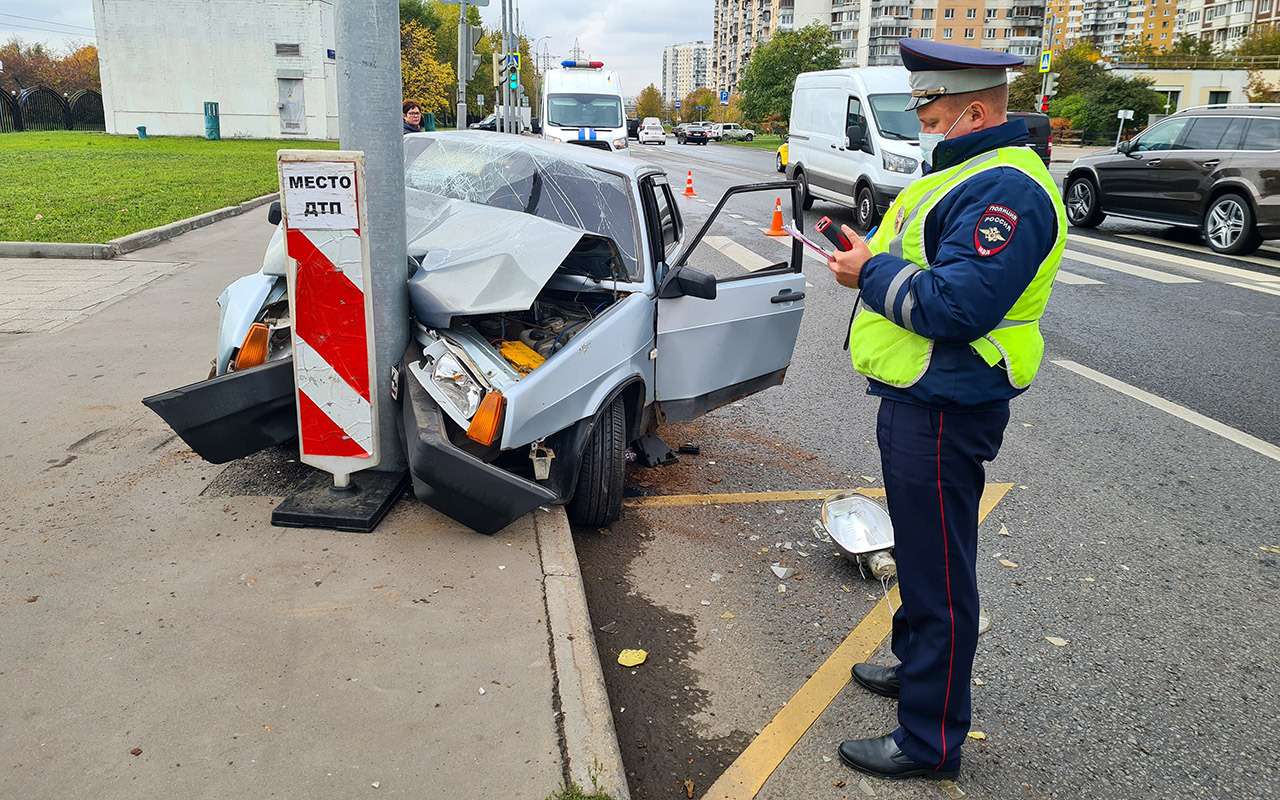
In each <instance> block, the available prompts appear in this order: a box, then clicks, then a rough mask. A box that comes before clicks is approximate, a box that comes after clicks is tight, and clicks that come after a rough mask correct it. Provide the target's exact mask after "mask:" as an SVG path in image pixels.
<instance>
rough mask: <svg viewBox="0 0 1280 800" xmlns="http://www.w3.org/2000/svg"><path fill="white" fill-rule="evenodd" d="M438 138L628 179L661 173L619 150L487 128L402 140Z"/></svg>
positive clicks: (423, 135)
mask: <svg viewBox="0 0 1280 800" xmlns="http://www.w3.org/2000/svg"><path fill="white" fill-rule="evenodd" d="M417 138H424V139H442V140H455V141H457V140H463V141H474V142H477V143H479V144H485V145H495V146H499V147H506V146H509V147H512V148H519V149H524V150H537V151H539V152H540V153H545V154H546V155H547V156H549V157H551V158H557V159H560V160H562V161H572V162H574V163H577V164H585V165H586V166H588V167H594V168H595V169H602V170H605V171H607V172H617V173H620V174H622V175H626V176H628V177H630V178H632V179H637V180H638V179H639V178H642V177H644V176H645V175H649V174H652V173H654V172H663V171H664V170H662V169H661V168H659V167H656V166H654V165H652V164H647V163H645V162H642V161H639V160H637V159H635V158H631V157H629V156H627V155H622V154H620V153H612V152H607V151H605V150H597V149H596V148H594V147H583V146H581V145H573V144H560V143H559V142H549V141H547V140H546V139H539V138H537V137H534V136H518V135H516V134H514V133H490V132H488V131H470V130H468V131H435V132H432V133H411V134H408V135H407V136H406V137H405V139H406V140H408V139H417Z"/></svg>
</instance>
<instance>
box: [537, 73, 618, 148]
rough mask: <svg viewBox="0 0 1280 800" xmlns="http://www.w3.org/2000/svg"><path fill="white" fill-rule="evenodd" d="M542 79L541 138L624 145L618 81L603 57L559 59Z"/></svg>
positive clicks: (581, 143) (585, 143)
mask: <svg viewBox="0 0 1280 800" xmlns="http://www.w3.org/2000/svg"><path fill="white" fill-rule="evenodd" d="M560 67H561V68H560V69H551V70H547V74H546V75H544V76H543V79H542V116H543V120H542V138H544V139H546V140H548V141H552V142H567V143H569V144H578V145H583V146H586V147H593V148H595V149H597V150H626V149H627V117H626V114H625V113H624V112H623V104H622V84H621V83H620V82H619V81H618V75H617V73H615V72H611V71H608V70H606V69H605V68H604V62H603V61H573V60H569V61H562V62H561V63H560Z"/></svg>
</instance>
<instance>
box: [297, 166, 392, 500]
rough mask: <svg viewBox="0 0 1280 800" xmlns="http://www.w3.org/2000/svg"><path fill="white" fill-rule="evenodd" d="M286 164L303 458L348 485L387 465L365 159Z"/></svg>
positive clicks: (305, 461)
mask: <svg viewBox="0 0 1280 800" xmlns="http://www.w3.org/2000/svg"><path fill="white" fill-rule="evenodd" d="M279 163H280V191H281V197H282V199H283V202H282V203H281V206H282V207H283V211H284V224H285V236H286V248H287V251H288V254H289V260H290V269H289V308H290V310H291V311H292V315H293V377H294V385H295V387H296V389H295V390H296V392H297V401H298V441H299V450H300V452H301V460H302V462H303V463H305V464H310V465H311V466H314V467H317V468H319V469H323V470H326V471H328V472H331V473H333V475H334V481H335V484H336V485H338V486H345V485H346V484H347V482H348V477H349V476H350V474H351V473H353V472H358V471H360V470H364V469H370V468H372V467H375V466H377V465H378V458H379V453H378V417H377V413H376V411H375V409H374V403H375V402H376V400H377V398H376V397H375V396H374V395H373V393H372V387H373V386H374V380H373V369H374V363H375V362H374V344H373V324H372V319H373V308H372V304H371V302H370V297H369V295H368V293H367V292H366V291H365V289H366V287H368V286H369V285H370V278H369V244H368V242H367V241H365V239H364V237H363V236H362V235H361V232H362V231H363V230H365V229H366V227H367V226H366V225H365V224H364V155H363V153H359V152H350V151H340V152H336V153H335V152H332V151H330V152H322V153H317V152H315V151H307V150H281V151H280V155H279Z"/></svg>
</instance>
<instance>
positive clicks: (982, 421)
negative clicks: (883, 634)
mask: <svg viewBox="0 0 1280 800" xmlns="http://www.w3.org/2000/svg"><path fill="white" fill-rule="evenodd" d="M1008 422H1009V408H1008V406H1007V405H1005V406H1003V407H1001V408H999V409H997V410H991V411H978V412H971V413H964V412H958V411H956V412H953V411H947V412H942V411H934V410H931V409H927V408H923V407H920V406H913V405H910V404H908V403H902V402H898V401H895V400H888V399H882V400H881V402H880V415H879V419H878V422H877V426H876V436H877V439H878V440H879V444H880V461H881V465H882V467H883V469H884V484H885V492H886V494H887V500H888V504H889V516H890V517H892V519H893V532H894V543H895V547H894V557H895V559H896V560H897V562H898V587H899V590H900V591H901V593H902V604H901V607H900V608H899V609H898V610H897V612H896V613H895V614H894V617H893V653H894V655H895V656H897V657H898V659H899V660H900V661H901V662H902V666H900V667H899V668H898V676H899V677H900V678H901V680H902V693H901V696H900V698H899V700H898V729H897V730H896V731H894V734H893V735H894V739H895V740H896V741H897V743H898V746H899V747H901V748H902V751H903V752H904V753H906V754H907V755H908V756H910V757H911V758H912V759H913V760H915V761H917V762H919V763H923V764H930V765H935V766H936V767H937V768H938V769H950V768H952V767H955V766H958V765H959V763H960V746H961V744H963V743H964V740H965V736H966V735H967V734H968V732H969V720H970V705H969V703H970V696H969V681H970V675H971V673H972V671H973V654H974V650H975V649H976V648H977V645H978V580H977V575H976V572H975V568H976V566H975V565H976V559H977V549H978V501H979V500H980V499H981V497H982V491H983V487H984V485H985V483H986V472H985V469H984V463H985V462H987V461H991V460H992V459H994V458H995V457H996V453H997V452H998V451H999V450H1000V444H1001V442H1002V441H1003V439H1004V430H1005V426H1006V425H1007V424H1008Z"/></svg>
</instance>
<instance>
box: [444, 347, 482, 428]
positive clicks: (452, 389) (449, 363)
mask: <svg viewBox="0 0 1280 800" xmlns="http://www.w3.org/2000/svg"><path fill="white" fill-rule="evenodd" d="M431 380H432V382H434V383H435V385H436V386H437V387H439V389H440V391H441V392H443V393H444V396H445V397H447V398H448V399H449V402H450V403H453V405H454V407H455V408H457V409H458V411H459V412H461V413H462V416H464V417H466V418H467V419H471V418H472V417H473V416H475V413H476V409H478V408H479V407H480V401H481V400H483V399H484V389H483V388H481V386H480V384H479V383H476V380H475V378H472V377H471V373H469V372H467V370H466V369H465V368H464V367H463V366H462V364H461V363H459V362H458V359H457V357H456V356H454V355H453V354H452V353H446V354H445V355H442V356H440V358H438V359H436V363H435V367H434V368H433V369H432V370H431Z"/></svg>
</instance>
